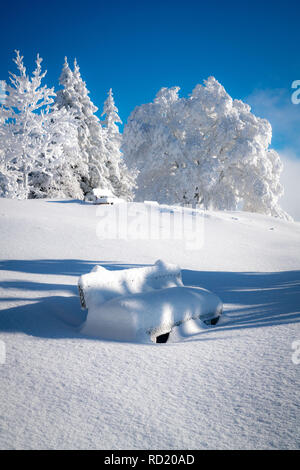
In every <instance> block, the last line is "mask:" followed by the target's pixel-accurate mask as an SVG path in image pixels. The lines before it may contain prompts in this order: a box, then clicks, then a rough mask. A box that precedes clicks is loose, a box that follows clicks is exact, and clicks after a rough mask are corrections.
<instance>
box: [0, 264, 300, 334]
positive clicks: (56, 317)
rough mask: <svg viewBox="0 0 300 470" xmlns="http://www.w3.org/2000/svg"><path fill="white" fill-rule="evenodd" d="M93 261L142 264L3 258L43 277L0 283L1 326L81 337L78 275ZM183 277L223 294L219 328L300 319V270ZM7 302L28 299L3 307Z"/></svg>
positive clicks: (6, 268)
mask: <svg viewBox="0 0 300 470" xmlns="http://www.w3.org/2000/svg"><path fill="white" fill-rule="evenodd" d="M95 264H101V265H102V266H104V267H105V268H107V269H110V270H116V269H126V268H132V267H139V266H140V265H136V264H135V265H133V264H117V263H114V262H110V261H106V262H101V261H90V260H78V259H69V260H59V259H57V260H55V259H51V260H47V259H45V260H33V261H27V260H8V261H1V262H0V269H1V270H4V271H12V272H15V273H16V277H17V274H18V273H28V274H29V273H30V274H40V275H41V279H40V280H39V281H37V282H36V281H34V280H32V279H30V280H28V281H27V280H20V279H17V280H8V281H3V282H1V283H0V287H1V288H2V289H4V291H5V292H7V296H5V297H2V298H0V331H7V332H16V331H21V332H24V333H26V334H29V335H33V336H39V337H44V338H74V337H81V338H82V337H83V336H82V335H81V334H80V332H79V329H78V327H79V325H80V324H81V323H82V322H83V321H84V320H85V318H86V314H87V312H86V311H82V310H81V309H80V304H79V298H78V294H77V287H76V284H77V278H78V277H79V276H80V275H81V274H85V273H88V272H90V270H91V269H92V268H93V266H95ZM43 275H56V276H62V275H65V276H73V277H74V282H72V283H70V281H69V280H68V282H69V283H65V284H56V283H55V282H54V283H49V282H43ZM182 277H183V282H184V284H185V285H190V286H199V287H204V288H206V289H209V290H211V291H213V292H215V293H216V294H217V295H218V296H219V297H220V298H221V299H222V301H223V302H224V304H225V308H224V316H223V320H222V321H221V322H220V324H219V326H217V327H216V328H218V331H220V332H221V331H228V330H233V329H237V328H238V329H240V328H257V327H267V326H272V325H278V324H285V323H286V324H287V323H298V322H300V309H299V307H300V271H282V272H275V273H256V272H213V271H192V270H183V271H182ZM40 281H41V282H40ZM12 289H13V290H14V291H16V290H17V291H18V293H19V296H17V297H15V296H14V295H12V293H11V290H12ZM28 292H29V293H32V297H30V294H29V296H28ZM25 293H26V295H25ZM43 294H44V295H43ZM37 295H38V296H37ZM5 301H7V302H18V301H19V302H21V301H23V302H28V303H27V304H26V305H17V306H15V305H14V306H12V307H10V308H6V309H1V304H2V303H3V302H5ZM29 302H31V303H29ZM210 331H214V328H213V329H208V330H204V331H203V333H201V335H203V334H204V335H205V336H204V337H203V340H204V339H205V337H206V334H207V333H209V332H210ZM198 336H199V334H198Z"/></svg>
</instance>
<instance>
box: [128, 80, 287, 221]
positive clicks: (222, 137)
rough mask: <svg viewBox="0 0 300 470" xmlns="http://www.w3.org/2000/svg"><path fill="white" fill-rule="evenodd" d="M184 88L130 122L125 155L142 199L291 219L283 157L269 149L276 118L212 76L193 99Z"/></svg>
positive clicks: (161, 96) (162, 94) (163, 94)
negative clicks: (254, 109)
mask: <svg viewBox="0 0 300 470" xmlns="http://www.w3.org/2000/svg"><path fill="white" fill-rule="evenodd" d="M178 91H179V88H178V87H173V88H170V89H168V88H162V89H161V90H160V91H159V93H158V94H157V96H156V98H155V100H154V102H153V103H147V104H144V105H142V106H139V107H137V108H135V110H134V111H133V112H132V113H131V115H130V117H129V119H128V123H127V125H126V126H125V129H124V134H123V152H124V156H125V161H126V164H127V166H128V167H129V168H130V169H137V170H139V175H138V179H137V184H138V190H137V192H136V196H137V199H138V200H140V201H143V200H145V199H155V200H158V201H159V202H162V203H169V204H174V203H186V204H199V205H200V206H202V207H203V208H206V209H208V208H211V209H218V210H235V209H236V208H237V207H242V208H243V210H246V211H251V212H259V213H263V214H268V215H273V216H279V217H286V218H287V217H288V216H287V214H285V213H284V212H283V211H282V210H281V209H280V207H279V205H278V199H279V198H280V196H281V195H282V192H283V191H282V186H281V184H280V182H279V178H280V173H281V171H282V163H281V161H280V157H279V155H278V154H277V153H276V152H275V151H274V150H272V149H269V145H270V143H271V138H272V129H271V125H270V123H269V122H268V121H267V120H265V119H260V118H258V117H256V116H255V115H254V114H252V113H251V109H250V106H248V105H247V104H245V103H243V102H242V101H239V100H233V99H232V98H231V97H230V96H229V95H228V93H227V92H226V91H225V89H224V88H223V86H222V85H221V84H220V83H219V82H218V81H217V80H216V79H215V78H213V77H210V78H209V79H208V80H207V81H206V82H205V86H202V85H197V86H196V87H195V89H194V90H193V93H192V94H191V95H190V97H189V98H179V97H178Z"/></svg>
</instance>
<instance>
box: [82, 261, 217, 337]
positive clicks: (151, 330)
mask: <svg viewBox="0 0 300 470" xmlns="http://www.w3.org/2000/svg"><path fill="white" fill-rule="evenodd" d="M79 289H80V292H81V293H82V294H81V295H82V296H83V298H82V306H83V307H85V308H88V315H87V319H86V322H85V324H84V325H83V327H82V330H81V331H82V332H83V333H85V334H87V335H90V336H96V337H99V338H106V339H117V340H123V341H137V342H145V343H149V342H151V341H153V342H154V343H155V342H156V337H157V336H160V335H163V334H166V333H170V332H171V330H172V329H173V328H174V326H176V325H177V326H178V325H180V324H181V323H184V322H186V321H189V320H191V319H199V318H200V319H201V320H209V319H211V318H215V317H218V316H219V315H220V314H221V313H222V308H223V306H222V302H221V301H220V299H219V298H218V297H217V296H216V295H214V294H213V293H211V292H209V291H207V290H205V289H200V288H198V287H186V286H184V285H183V283H182V279H181V271H180V269H179V267H178V266H176V265H172V264H166V263H164V262H163V261H161V260H158V261H156V263H155V264H154V266H149V267H148V266H147V267H145V268H131V269H124V270H117V271H109V270H107V269H105V268H104V267H102V266H95V268H93V270H92V272H91V273H89V274H84V275H83V276H81V278H80V279H79Z"/></svg>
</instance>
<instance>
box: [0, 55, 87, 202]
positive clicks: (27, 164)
mask: <svg viewBox="0 0 300 470" xmlns="http://www.w3.org/2000/svg"><path fill="white" fill-rule="evenodd" d="M14 62H15V64H16V66H17V70H18V73H17V74H14V73H11V74H10V84H7V85H6V87H5V99H4V100H3V103H2V104H1V105H0V135H1V146H0V158H1V161H0V173H1V174H0V194H1V195H2V196H5V197H19V198H30V197H45V196H49V197H51V196H54V195H56V194H57V195H70V194H71V195H72V196H80V195H82V193H81V190H80V187H79V184H78V181H77V180H76V178H74V176H73V174H72V171H71V166H72V163H73V161H72V160H70V161H68V160H67V159H66V156H67V153H68V152H69V153H70V154H72V159H74V158H75V156H76V155H78V145H77V129H76V125H75V123H74V118H73V117H72V116H71V115H70V113H68V112H67V111H66V110H58V109H57V108H56V107H55V106H53V102H54V100H53V98H54V97H55V93H54V90H53V88H51V89H50V88H48V87H47V86H46V85H44V86H42V80H43V78H44V77H45V75H46V72H42V68H41V62H42V59H41V58H40V57H39V55H38V56H37V59H36V68H35V70H34V72H33V74H32V76H31V77H30V76H29V75H28V74H27V73H26V68H25V66H24V63H23V57H21V56H20V53H19V51H16V58H15V59H14ZM65 180H69V183H70V187H69V189H70V191H67V193H65V192H64V189H63V186H64V185H65ZM68 192H69V194H68Z"/></svg>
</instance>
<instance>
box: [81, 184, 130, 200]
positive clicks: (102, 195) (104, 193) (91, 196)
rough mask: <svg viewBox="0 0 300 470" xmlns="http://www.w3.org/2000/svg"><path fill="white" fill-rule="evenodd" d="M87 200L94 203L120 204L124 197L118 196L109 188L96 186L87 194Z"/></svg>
mask: <svg viewBox="0 0 300 470" xmlns="http://www.w3.org/2000/svg"><path fill="white" fill-rule="evenodd" d="M85 201H86V202H92V203H93V204H120V203H121V202H125V201H124V199H121V198H119V197H116V196H115V195H114V194H113V193H112V192H111V191H110V190H109V189H100V188H95V189H93V190H92V192H90V193H88V194H87V195H86V196H85Z"/></svg>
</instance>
